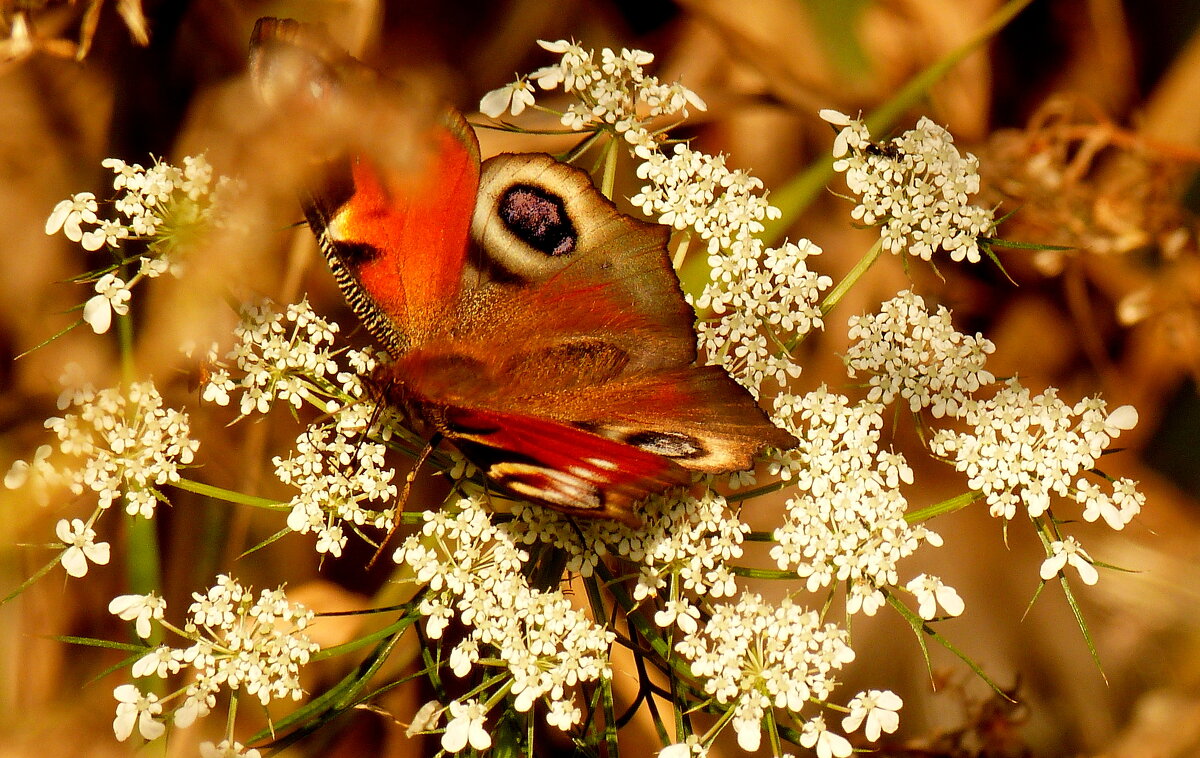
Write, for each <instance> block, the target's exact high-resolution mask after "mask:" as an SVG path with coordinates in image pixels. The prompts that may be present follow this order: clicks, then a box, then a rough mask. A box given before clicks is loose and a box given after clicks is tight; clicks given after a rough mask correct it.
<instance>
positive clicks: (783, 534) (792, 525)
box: [770, 387, 941, 616]
mask: <svg viewBox="0 0 1200 758" xmlns="http://www.w3.org/2000/svg"><path fill="white" fill-rule="evenodd" d="M880 413H881V408H880V406H878V405H875V404H873V403H862V404H858V405H853V404H851V403H850V401H849V400H848V399H847V398H845V397H844V396H842V395H837V394H835V393H832V392H829V391H828V390H827V389H826V388H824V387H822V388H820V389H818V390H816V391H814V392H810V393H808V394H807V395H804V396H801V397H796V396H792V395H780V396H779V397H777V398H776V400H775V418H776V419H778V420H780V421H781V422H783V423H784V428H786V429H787V430H788V431H789V432H791V433H792V434H794V435H795V436H796V437H797V439H799V440H800V444H799V445H797V446H796V448H795V449H793V450H785V451H781V452H779V453H776V456H775V460H774V461H773V462H772V464H771V467H770V470H771V471H772V473H775V474H778V475H779V476H780V477H782V478H783V479H785V480H792V481H794V484H793V487H794V489H795V490H796V494H794V495H792V496H791V497H790V498H788V500H787V503H786V508H787V515H786V517H785V520H784V523H783V525H782V526H779V527H778V528H776V529H775V532H774V535H773V536H774V539H775V541H776V542H777V544H776V545H775V546H773V547H772V548H771V557H772V558H773V559H774V560H775V563H776V564H777V565H778V566H779V568H781V569H791V570H793V571H795V572H796V573H797V574H799V575H800V576H801V577H804V578H805V579H806V586H807V588H808V590H809V591H810V592H816V591H817V590H819V589H821V588H823V587H828V586H830V585H832V584H833V583H834V582H839V583H844V584H845V586H846V594H847V597H846V610H847V612H849V613H858V612H860V611H861V612H862V613H865V614H867V615H868V616H872V615H874V614H875V612H876V611H877V610H878V609H879V608H880V607H881V606H882V605H883V604H884V602H885V598H884V595H883V592H882V591H881V589H883V588H889V587H896V586H898V585H899V582H900V577H899V573H898V571H897V565H898V563H899V561H900V560H901V559H902V558H905V557H907V556H909V555H912V554H913V553H914V552H915V551H916V549H917V548H918V547H920V545H921V544H922V543H929V544H931V545H934V546H937V545H940V544H941V538H940V537H939V536H938V535H937V534H936V533H935V532H931V531H929V530H927V529H925V528H924V527H922V526H919V525H918V526H912V525H909V524H908V522H906V521H905V520H904V513H905V511H906V510H907V508H908V503H907V501H906V500H905V498H904V495H903V494H902V493H901V492H900V489H899V488H900V485H901V484H902V483H903V484H912V482H913V472H912V469H910V468H909V467H908V464H907V463H906V462H905V460H904V457H903V456H902V455H900V454H899V453H891V452H887V451H881V450H880V449H879V437H880V430H881V429H882V428H883V418H882V416H881V415H880Z"/></svg>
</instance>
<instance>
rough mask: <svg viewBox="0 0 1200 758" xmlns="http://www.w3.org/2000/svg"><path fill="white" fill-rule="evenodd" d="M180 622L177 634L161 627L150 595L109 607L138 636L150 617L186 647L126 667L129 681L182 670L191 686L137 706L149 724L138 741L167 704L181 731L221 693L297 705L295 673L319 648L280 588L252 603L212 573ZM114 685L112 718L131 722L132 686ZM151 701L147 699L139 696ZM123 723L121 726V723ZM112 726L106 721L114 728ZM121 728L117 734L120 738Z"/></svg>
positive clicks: (243, 590)
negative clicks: (213, 581) (131, 677)
mask: <svg viewBox="0 0 1200 758" xmlns="http://www.w3.org/2000/svg"><path fill="white" fill-rule="evenodd" d="M192 597H193V602H192V604H191V606H189V608H188V618H187V620H186V622H185V623H184V625H183V627H182V629H179V628H176V627H174V626H170V625H168V624H166V623H165V622H162V621H161V620H162V619H163V616H164V612H165V609H166V604H165V603H164V602H163V601H162V600H161V599H160V598H157V597H154V596H137V595H126V596H122V597H118V598H115V599H114V600H113V601H112V603H110V605H109V610H110V611H111V612H112V613H114V614H117V615H119V616H120V617H121V618H123V619H136V622H137V626H138V635H139V636H142V637H146V636H148V635H147V634H143V632H144V631H147V629H146V627H148V626H149V624H150V620H151V619H154V620H158V621H159V622H160V623H162V624H163V626H164V627H166V628H168V629H171V630H173V631H175V632H176V633H177V634H180V635H181V636H182V637H183V638H184V639H185V640H186V641H187V642H188V643H189V644H188V645H186V646H184V647H169V646H167V645H162V646H159V647H157V648H154V649H152V650H150V652H148V653H147V654H146V655H145V656H143V657H142V658H141V659H140V660H138V661H137V662H136V663H135V664H134V666H133V673H134V676H138V677H146V676H157V677H160V678H164V679H165V678H167V677H169V676H171V675H174V674H178V673H179V672H181V671H185V670H190V672H191V674H192V681H191V683H190V684H188V685H187V686H185V687H184V688H183V689H180V690H177V691H176V692H174V693H172V694H171V695H170V696H168V697H167V698H165V699H164V700H163V701H161V702H159V701H157V699H155V700H152V701H149V704H147V703H146V701H140V702H141V703H142V705H141V706H139V711H138V712H139V713H141V714H143V715H142V718H143V720H145V719H150V723H153V724H156V725H157V726H154V727H151V728H150V732H151V733H154V732H157V734H154V735H153V736H151V734H148V733H147V728H146V727H145V726H143V727H142V729H141V731H142V734H143V736H145V737H146V738H147V739H154V737H155V736H158V734H161V733H162V729H163V728H165V724H163V723H162V722H161V721H158V720H157V719H154V718H153V717H155V716H158V715H159V714H161V713H163V707H164V705H170V706H171V710H170V711H169V714H170V717H171V719H172V720H173V723H174V724H175V726H177V727H186V726H189V725H190V724H192V723H193V722H194V721H195V720H196V719H197V718H200V717H203V716H206V715H208V714H209V713H210V712H211V711H212V709H213V708H214V707H215V706H216V703H217V695H218V693H220V692H221V691H222V690H227V691H230V692H234V691H240V692H243V693H245V694H246V695H248V696H251V697H254V698H256V699H257V700H258V701H259V702H260V703H262V705H264V706H265V705H267V704H269V703H270V702H271V701H273V700H277V699H280V698H288V699H291V700H299V699H300V698H301V697H303V695H304V691H303V689H302V688H301V687H300V678H299V674H300V668H301V667H302V666H303V665H304V664H306V663H308V661H309V659H310V658H311V657H312V655H313V654H314V653H316V652H317V651H318V650H319V649H320V647H319V646H318V645H317V644H316V643H315V642H313V641H312V640H311V639H309V637H308V634H307V632H306V629H307V628H308V626H309V624H310V623H311V622H312V619H313V613H312V611H309V610H307V609H306V608H304V607H303V606H301V605H297V604H293V603H289V602H288V600H287V596H286V595H285V594H284V593H283V590H282V589H276V590H263V591H262V592H261V593H259V595H258V597H257V598H256V597H255V596H254V595H253V593H252V591H251V588H249V587H244V586H243V585H242V584H240V583H239V582H237V581H236V580H234V579H231V578H230V577H228V576H224V575H222V576H218V577H217V581H216V584H214V585H213V586H212V587H211V588H209V589H208V590H207V591H206V592H203V593H199V592H198V593H194V594H193V595H192ZM122 687H125V688H129V689H124V690H123V689H122V688H121V687H118V688H117V689H118V691H119V692H120V693H121V694H118V696H117V699H118V700H119V701H121V703H122V704H121V705H120V706H118V708H117V721H118V723H120V724H122V725H124V724H126V723H132V722H131V719H132V716H130V712H131V709H130V705H129V704H130V702H136V701H130V700H128V699H127V698H128V697H132V693H133V692H136V689H135V688H133V686H132V685H122ZM147 697H149V698H153V697H154V696H153V695H150V696H147ZM122 719H124V721H123V720H122ZM115 727H116V724H114V728H115ZM129 733H130V730H129V728H126V729H125V731H124V736H122V731H121V730H120V729H118V730H117V737H118V739H122V740H123V739H125V737H127V736H128V735H129Z"/></svg>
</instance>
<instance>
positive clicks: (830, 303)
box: [821, 240, 883, 316]
mask: <svg viewBox="0 0 1200 758" xmlns="http://www.w3.org/2000/svg"><path fill="white" fill-rule="evenodd" d="M882 252H883V240H875V244H874V245H871V249H870V250H868V251H867V254H866V255H864V256H863V257H862V258H860V259H859V261H858V263H855V264H854V268H852V269H850V271H849V272H847V274H846V276H845V277H843V278H842V280H841V281H840V282H838V283H837V286H836V287H834V288H833V289H832V290H830V291H829V294H828V295H826V296H825V300H824V301H822V302H821V315H822V316H828V315H829V312H830V311H832V310H833V309H834V308H835V307H836V306H837V304H838V303H840V302H841V301H842V298H843V297H845V296H846V293H847V292H849V291H850V288H851V287H853V286H854V284H855V283H856V282H858V280H859V279H861V278H862V275H863V274H865V273H867V269H869V268H871V265H872V264H873V263H875V261H876V259H878V258H879V254H880V253H882Z"/></svg>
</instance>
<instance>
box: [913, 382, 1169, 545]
mask: <svg viewBox="0 0 1200 758" xmlns="http://www.w3.org/2000/svg"><path fill="white" fill-rule="evenodd" d="M960 415H961V416H962V418H963V420H964V421H965V422H966V423H967V424H968V425H970V427H971V428H970V429H968V430H966V431H962V432H956V431H952V430H949V429H941V430H938V431H937V432H936V433H935V434H934V435H933V437H932V438H931V439H930V449H931V450H932V451H933V453H934V454H935V455H938V456H940V457H942V458H945V459H947V460H948V461H950V462H952V463H953V464H954V466H955V468H957V469H958V470H959V471H962V472H964V473H965V474H966V475H967V477H968V484H969V486H970V487H971V489H974V490H978V491H980V492H983V493H984V495H985V496H986V498H987V503H988V506H989V509H990V510H991V513H992V515H993V516H997V517H1001V518H1005V519H1011V518H1013V516H1015V515H1016V512H1017V507H1018V506H1022V507H1024V509H1025V510H1026V511H1027V512H1028V514H1029V515H1030V516H1032V517H1035V518H1036V517H1039V516H1041V515H1043V514H1044V513H1046V511H1047V510H1048V509H1049V508H1050V495H1051V494H1057V495H1059V496H1060V497H1065V498H1071V499H1073V500H1075V501H1076V502H1077V503H1079V504H1080V505H1082V506H1083V518H1084V520H1086V521H1096V520H1097V519H1103V520H1104V522H1105V523H1106V524H1108V525H1109V526H1110V527H1111V528H1113V529H1122V528H1124V527H1125V525H1126V524H1128V523H1129V522H1130V521H1131V520H1132V519H1133V517H1134V516H1136V515H1137V514H1138V513H1139V512H1140V511H1141V508H1142V504H1143V503H1144V502H1145V496H1144V495H1142V493H1140V492H1138V491H1137V484H1136V482H1133V481H1131V480H1129V479H1118V480H1116V481H1115V482H1113V483H1112V492H1111V494H1110V493H1105V492H1104V491H1102V490H1101V488H1100V486H1099V485H1096V484H1094V483H1092V482H1091V481H1089V480H1088V479H1085V478H1082V477H1080V478H1079V479H1078V480H1076V477H1077V476H1080V475H1081V474H1082V473H1084V472H1087V471H1089V470H1091V469H1092V468H1094V467H1095V466H1096V463H1097V462H1098V461H1099V458H1100V455H1101V454H1102V453H1103V452H1104V450H1105V449H1106V448H1107V447H1108V445H1109V443H1110V442H1112V440H1113V439H1115V438H1116V437H1117V436H1119V435H1120V434H1121V432H1122V431H1126V430H1129V429H1132V428H1133V427H1134V426H1136V425H1137V411H1136V410H1135V409H1134V408H1133V407H1132V406H1129V405H1123V406H1121V407H1119V408H1117V409H1116V410H1114V411H1112V412H1111V413H1109V412H1108V410H1107V404H1106V403H1105V402H1104V400H1102V399H1101V398H1099V397H1088V398H1084V399H1083V400H1080V401H1079V402H1078V403H1076V404H1075V405H1074V406H1070V405H1067V404H1066V403H1064V402H1063V401H1062V400H1060V399H1059V397H1058V393H1057V391H1056V390H1055V389H1054V388H1053V387H1052V388H1050V389H1048V390H1046V391H1045V392H1043V393H1041V394H1039V395H1033V394H1032V393H1031V392H1030V391H1029V390H1028V389H1027V388H1025V387H1023V386H1021V383H1020V382H1019V381H1017V380H1016V379H1010V380H1009V381H1007V382H1005V383H1004V385H1003V387H1002V388H1001V389H1000V390H999V391H998V392H997V393H996V394H995V395H994V396H993V397H992V398H990V399H987V400H980V401H971V402H970V403H968V404H967V405H966V406H965V407H964V409H963V412H962V413H961V414H960Z"/></svg>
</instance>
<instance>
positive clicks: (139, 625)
mask: <svg viewBox="0 0 1200 758" xmlns="http://www.w3.org/2000/svg"><path fill="white" fill-rule="evenodd" d="M166 609H167V601H166V600H164V599H162V598H161V597H159V596H158V595H155V594H154V593H150V594H149V595H118V596H117V597H114V598H113V599H112V600H111V601H110V602H109V604H108V612H109V613H111V614H113V615H115V616H117V617H118V618H120V619H122V620H124V621H133V622H134V629H135V630H136V631H137V635H138V636H139V637H141V638H142V639H147V638H149V637H150V632H151V627H150V622H151V621H152V620H159V621H160V620H162V618H163V614H164V613H165V612H166Z"/></svg>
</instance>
